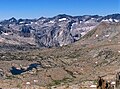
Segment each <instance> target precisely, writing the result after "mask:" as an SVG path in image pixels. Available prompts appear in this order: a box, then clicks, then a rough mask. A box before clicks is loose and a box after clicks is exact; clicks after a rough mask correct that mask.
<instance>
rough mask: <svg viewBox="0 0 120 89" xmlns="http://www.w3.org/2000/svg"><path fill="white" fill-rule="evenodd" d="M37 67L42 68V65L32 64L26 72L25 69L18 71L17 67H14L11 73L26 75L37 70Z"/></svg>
mask: <svg viewBox="0 0 120 89" xmlns="http://www.w3.org/2000/svg"><path fill="white" fill-rule="evenodd" d="M37 67H40V64H38V63H33V64H30V65H29V66H28V68H27V69H26V70H25V69H22V68H20V69H17V68H16V67H14V66H12V67H11V69H10V72H11V73H12V74H13V75H19V74H21V73H24V72H27V71H29V70H32V69H33V68H35V69H37Z"/></svg>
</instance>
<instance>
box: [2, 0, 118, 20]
mask: <svg viewBox="0 0 120 89" xmlns="http://www.w3.org/2000/svg"><path fill="white" fill-rule="evenodd" d="M114 13H120V0H0V20H4V19H9V18H11V17H15V18H17V19H19V18H40V17H41V16H44V17H52V16H56V15H58V14H68V15H73V16H80V15H96V14H97V15H108V14H114Z"/></svg>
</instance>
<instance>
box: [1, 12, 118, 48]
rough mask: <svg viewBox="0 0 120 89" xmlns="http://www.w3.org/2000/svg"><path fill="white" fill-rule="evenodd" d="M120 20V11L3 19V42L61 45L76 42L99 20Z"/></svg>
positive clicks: (114, 21)
mask: <svg viewBox="0 0 120 89" xmlns="http://www.w3.org/2000/svg"><path fill="white" fill-rule="evenodd" d="M102 22H106V23H118V22H120V14H112V15H107V16H98V15H84V16H69V15H65V14H61V15H57V16H55V17H52V18H45V17H41V18H39V19H19V20H16V19H15V18H14V17H12V18H11V19H9V20H3V21H1V22H0V44H1V45H3V44H5V45H19V46H22V47H23V46H27V47H28V46H34V47H47V48H50V47H54V46H55V47H59V46H63V45H67V44H70V43H74V42H76V41H78V40H79V39H80V38H81V37H83V36H84V35H85V34H86V33H88V32H89V31H90V30H92V29H93V28H95V27H96V26H98V25H99V24H100V23H102Z"/></svg>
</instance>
